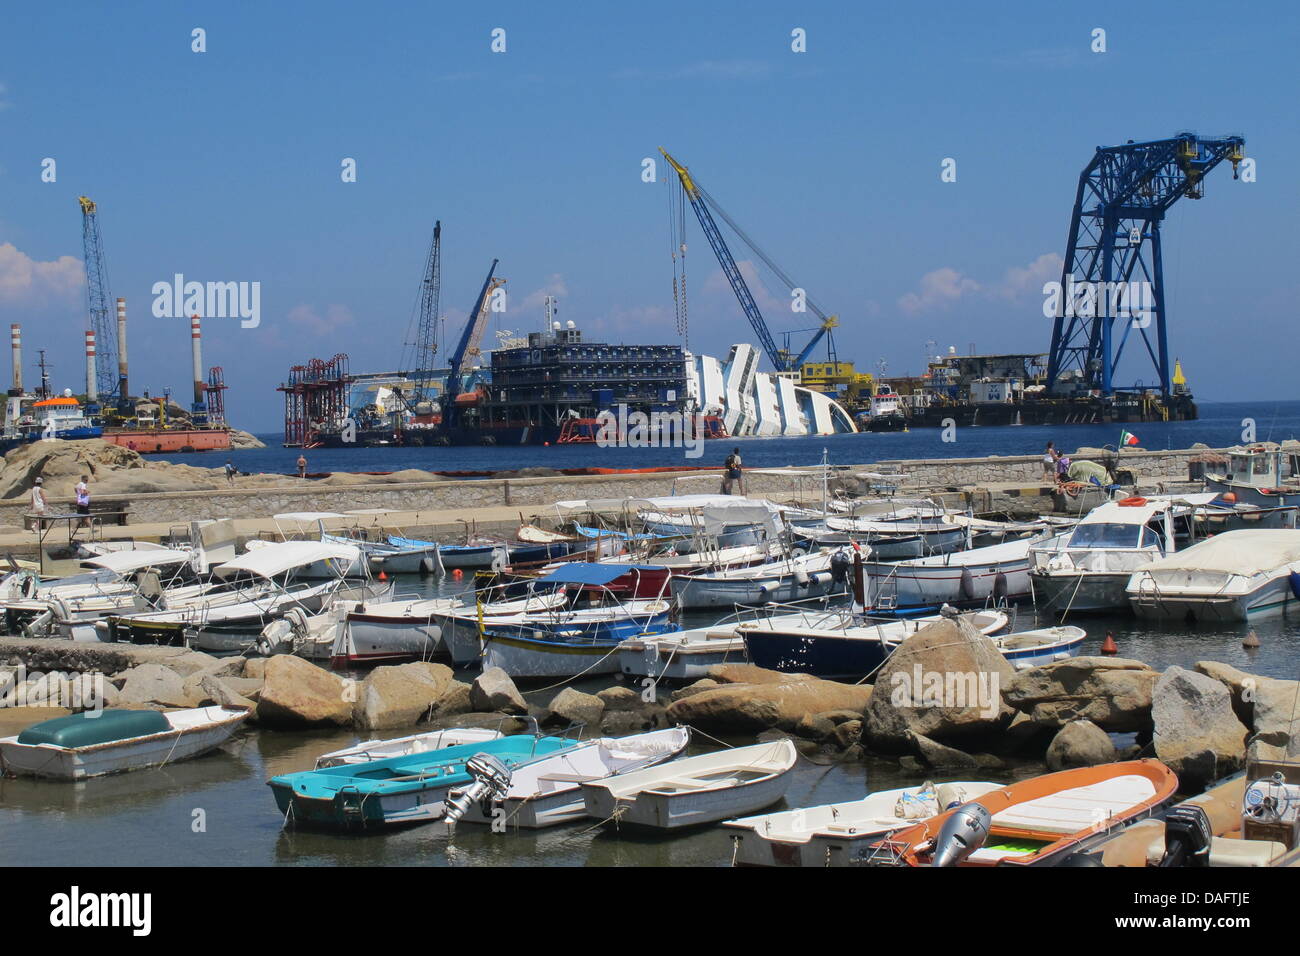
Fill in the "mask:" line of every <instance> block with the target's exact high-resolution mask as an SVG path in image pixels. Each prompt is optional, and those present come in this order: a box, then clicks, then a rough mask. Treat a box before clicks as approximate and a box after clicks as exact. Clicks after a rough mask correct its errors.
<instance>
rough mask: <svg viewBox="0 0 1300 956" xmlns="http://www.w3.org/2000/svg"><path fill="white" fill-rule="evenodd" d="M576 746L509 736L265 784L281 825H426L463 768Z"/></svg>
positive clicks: (464, 778) (462, 778) (463, 777)
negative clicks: (485, 759)
mask: <svg viewBox="0 0 1300 956" xmlns="http://www.w3.org/2000/svg"><path fill="white" fill-rule="evenodd" d="M572 746H574V741H572V740H566V739H564V738H562V737H539V736H535V735H533V734H514V735H511V736H508V737H499V738H497V739H496V740H487V741H481V742H475V743H468V744H461V745H459V746H456V747H446V748H444V749H442V750H434V751H429V752H426V753H413V754H405V755H403V756H400V757H389V758H387V759H384V760H371V761H367V762H366V763H359V764H340V765H338V766H335V767H322V768H320V769H319V770H304V771H301V772H299V773H287V774H280V775H279V776H276V777H272V778H271V779H270V780H269V781H268V782H267V785H268V786H269V787H270V788H271V791H272V792H273V793H274V794H275V802H276V806H278V807H279V808H280V812H281V813H282V814H284V819H285V823H286V825H296V826H306V827H322V828H326V829H334V830H366V829H373V828H382V827H387V826H399V825H403V824H410V823H428V822H430V821H432V820H437V819H438V818H440V817H441V816H442V814H443V812H444V810H445V809H446V807H445V803H446V799H447V794H448V792H449V791H450V790H452V788H454V787H463V786H465V785H466V784H468V783H471V782H473V779H474V778H473V777H472V776H471V775H470V774H469V773H468V772H467V771H466V769H465V764H466V762H467V761H468V760H470V759H471V758H472V757H474V756H475V755H477V754H485V753H486V754H491V755H492V756H493V757H495V758H496V759H497V760H498V761H500V762H501V763H502V764H503V765H504V766H506V767H507V768H510V767H514V766H516V765H518V764H521V763H525V762H527V761H529V760H534V759H536V758H538V757H545V756H549V755H551V754H553V753H556V752H558V751H561V750H565V749H567V748H569V747H572Z"/></svg>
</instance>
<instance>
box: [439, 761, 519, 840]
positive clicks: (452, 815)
mask: <svg viewBox="0 0 1300 956" xmlns="http://www.w3.org/2000/svg"><path fill="white" fill-rule="evenodd" d="M465 772H466V773H468V774H469V775H470V776H471V777H473V778H474V782H473V783H471V784H470V785H469V786H468V787H465V788H464V789H462V790H453V791H451V793H449V794H448V795H447V812H446V815H445V816H444V817H443V820H444V821H445V822H446V824H447V826H449V827H454V826H455V825H456V823H457V821H459V820H460V818H461V817H463V816H464V815H465V814H466V813H468V812H469V808H470V807H472V806H473V805H474V804H475V803H477V802H478V801H480V800H487V799H489V798H491V799H500V798H501V797H504V796H505V795H506V791H508V790H509V789H510V768H509V767H507V766H506V765H505V764H504V763H502V762H501V761H500V760H498V759H497V758H496V757H494V756H493V755H492V754H489V753H481V754H475V755H474V756H472V757H470V758H469V759H468V760H467V761H465Z"/></svg>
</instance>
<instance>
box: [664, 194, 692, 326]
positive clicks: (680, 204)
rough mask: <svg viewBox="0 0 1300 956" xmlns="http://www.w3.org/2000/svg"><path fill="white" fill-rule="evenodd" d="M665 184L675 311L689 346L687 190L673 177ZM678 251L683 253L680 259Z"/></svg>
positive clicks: (676, 319) (675, 316) (678, 324)
mask: <svg viewBox="0 0 1300 956" xmlns="http://www.w3.org/2000/svg"><path fill="white" fill-rule="evenodd" d="M664 185H665V186H667V187H668V242H669V245H670V249H669V252H670V254H671V256H672V262H673V313H674V319H675V321H676V324H677V334H678V335H680V336H681V337H682V346H683V348H689V347H690V326H689V321H688V314H687V309H686V190H685V189H684V188H682V187H681V186H680V184H678V188H677V189H674V188H673V180H672V179H671V178H665V179H664ZM674 200H676V202H674ZM678 253H680V254H681V258H680V260H679V259H678Z"/></svg>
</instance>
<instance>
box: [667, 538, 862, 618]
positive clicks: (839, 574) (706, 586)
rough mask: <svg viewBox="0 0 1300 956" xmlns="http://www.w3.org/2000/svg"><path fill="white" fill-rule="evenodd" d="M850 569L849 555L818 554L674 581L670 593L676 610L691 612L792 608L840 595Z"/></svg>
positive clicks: (822, 551) (834, 553)
mask: <svg viewBox="0 0 1300 956" xmlns="http://www.w3.org/2000/svg"><path fill="white" fill-rule="evenodd" d="M849 564H850V559H849V556H848V554H847V552H845V551H832V550H830V549H819V550H817V551H814V552H812V553H811V554H792V555H787V556H786V557H783V558H780V559H778V560H776V561H768V562H765V563H763V564H751V565H748V566H746V567H738V568H727V569H725V570H721V571H707V572H703V573H700V574H691V575H683V576H680V577H678V576H674V577H673V578H672V579H671V581H670V587H671V588H672V592H673V597H675V598H676V599H677V606H678V607H681V608H683V609H688V610H693V609H698V608H726V609H728V610H731V609H733V608H735V607H736V606H737V605H741V604H744V605H750V606H755V605H762V604H771V603H789V602H791V601H799V600H803V599H805V598H815V597H821V596H823V595H827V594H831V593H833V592H834V591H836V590H841V591H842V590H843V589H844V587H845V583H846V581H847V580H848V568H849Z"/></svg>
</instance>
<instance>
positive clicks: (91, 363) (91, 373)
mask: <svg viewBox="0 0 1300 956" xmlns="http://www.w3.org/2000/svg"><path fill="white" fill-rule="evenodd" d="M86 401H88V402H97V401H99V381H98V379H97V377H96V375H95V333H94V332H91V331H87V332H86Z"/></svg>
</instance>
